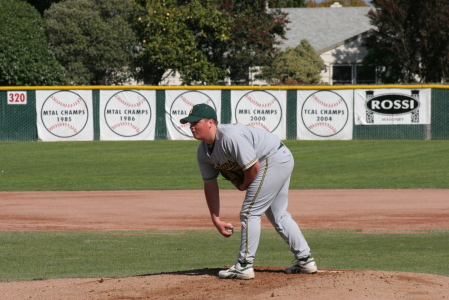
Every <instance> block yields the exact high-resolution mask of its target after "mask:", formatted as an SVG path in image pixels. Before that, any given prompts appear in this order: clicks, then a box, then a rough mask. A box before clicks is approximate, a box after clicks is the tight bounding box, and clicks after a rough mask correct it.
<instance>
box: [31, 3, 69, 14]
mask: <svg viewBox="0 0 449 300" xmlns="http://www.w3.org/2000/svg"><path fill="white" fill-rule="evenodd" d="M26 1H27V2H28V3H29V4H31V5H33V6H34V7H35V8H36V9H37V11H38V12H39V13H40V14H41V15H42V16H43V15H44V11H45V10H47V9H49V8H50V6H51V5H52V4H53V3H58V2H60V1H61V0H26Z"/></svg>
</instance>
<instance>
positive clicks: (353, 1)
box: [306, 0, 369, 7]
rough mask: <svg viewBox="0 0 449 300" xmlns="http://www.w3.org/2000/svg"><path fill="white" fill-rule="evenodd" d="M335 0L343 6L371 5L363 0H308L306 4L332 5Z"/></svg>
mask: <svg viewBox="0 0 449 300" xmlns="http://www.w3.org/2000/svg"><path fill="white" fill-rule="evenodd" d="M335 2H338V3H340V4H341V6H343V7H357V6H369V5H368V4H366V2H365V1H363V0H339V1H336V0H326V1H322V2H320V3H317V2H316V0H307V3H306V6H307V7H330V6H331V5H332V4H334V3H335Z"/></svg>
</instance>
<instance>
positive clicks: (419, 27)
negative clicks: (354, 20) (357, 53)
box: [363, 0, 449, 83]
mask: <svg viewBox="0 0 449 300" xmlns="http://www.w3.org/2000/svg"><path fill="white" fill-rule="evenodd" d="M373 5H374V6H375V7H377V8H378V9H377V10H371V11H370V13H369V17H370V19H371V22H372V24H373V25H375V26H376V27H377V32H376V33H375V34H372V35H370V36H369V37H367V38H366V39H365V40H364V43H363V45H364V46H365V47H366V48H367V49H368V50H369V53H368V55H367V56H366V57H365V58H364V64H365V65H375V66H380V67H381V68H379V72H378V73H379V74H378V75H379V76H380V78H381V80H382V82H384V83H397V82H400V83H413V82H417V81H418V82H421V83H426V82H427V83H431V82H446V81H447V79H448V77H447V76H448V75H447V74H448V72H449V34H448V32H449V3H448V1H447V0H427V1H420V0H373Z"/></svg>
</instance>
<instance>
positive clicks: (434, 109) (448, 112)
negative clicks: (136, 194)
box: [0, 85, 449, 141]
mask: <svg viewBox="0 0 449 300" xmlns="http://www.w3.org/2000/svg"><path fill="white" fill-rule="evenodd" d="M405 88H406V89H431V123H430V124H428V125H369V126H364V125H354V127H353V139H355V140H380V139H382V140H447V139H449V86H447V85H376V86H373V85H370V86H307V87H303V86H214V87H211V86H190V87H187V86H64V87H54V86H41V87H0V141H37V140H38V134H37V123H36V122H37V115H36V90H80V89H82V90H92V99H93V109H94V112H93V117H94V140H99V137H100V133H99V130H100V129H99V127H100V120H99V118H100V117H99V102H100V101H99V98H100V97H99V93H100V90H105V89H114V90H129V89H134V90H144V89H147V90H155V91H156V128H155V139H166V138H167V129H166V125H165V114H166V112H165V91H166V90H171V89H178V90H180V89H182V90H212V89H213V90H221V106H222V111H221V117H222V119H221V123H224V124H227V123H230V122H231V91H232V90H233V89H239V90H243V89H244V90H261V89H262V90H286V91H287V107H286V110H287V111H286V115H287V139H296V136H297V134H296V128H297V120H296V115H297V114H296V110H297V91H298V90H300V89H303V90H307V89H308V90H339V89H346V90H348V89H405ZM8 91H26V95H27V104H26V105H11V104H9V103H8V99H7V98H8V97H7V95H8V94H7V93H8Z"/></svg>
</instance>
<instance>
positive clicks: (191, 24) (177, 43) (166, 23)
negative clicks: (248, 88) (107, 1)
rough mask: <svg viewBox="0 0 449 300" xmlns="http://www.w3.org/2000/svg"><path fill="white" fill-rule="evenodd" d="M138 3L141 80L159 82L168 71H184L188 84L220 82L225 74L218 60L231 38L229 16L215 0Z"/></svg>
mask: <svg viewBox="0 0 449 300" xmlns="http://www.w3.org/2000/svg"><path fill="white" fill-rule="evenodd" d="M137 2H138V3H139V14H140V16H139V17H138V18H137V22H138V24H137V31H138V35H139V38H140V42H141V46H142V52H141V53H140V58H139V62H138V63H139V65H140V66H141V69H140V72H139V73H138V78H139V79H143V80H144V82H145V83H148V84H154V85H156V84H158V83H159V82H160V81H161V80H162V76H163V75H164V73H165V72H166V71H167V70H173V71H178V72H180V73H181V79H182V81H183V83H184V84H205V83H208V84H217V83H218V81H219V80H221V79H222V78H224V77H225V75H226V71H225V70H224V69H223V68H221V66H220V65H218V64H216V60H217V59H218V58H220V59H221V56H222V55H223V49H225V41H226V40H227V39H228V38H229V19H228V18H226V16H224V15H223V14H222V13H221V12H220V11H219V10H218V7H217V6H216V4H215V1H209V0H206V1H200V0H192V1H185V2H184V1H177V0H167V1H153V0H141V1H137Z"/></svg>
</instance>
